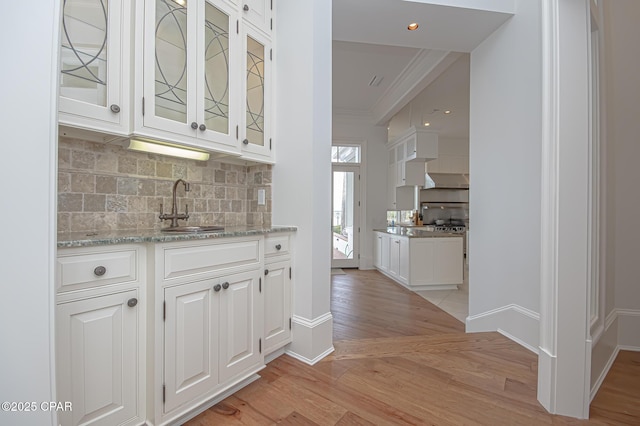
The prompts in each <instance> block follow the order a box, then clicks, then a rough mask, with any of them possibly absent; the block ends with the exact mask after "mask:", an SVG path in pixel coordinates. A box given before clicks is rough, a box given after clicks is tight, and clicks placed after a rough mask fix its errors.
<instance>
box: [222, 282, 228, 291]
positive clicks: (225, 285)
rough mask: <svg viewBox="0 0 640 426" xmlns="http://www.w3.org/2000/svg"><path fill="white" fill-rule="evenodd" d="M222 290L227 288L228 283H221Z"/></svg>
mask: <svg viewBox="0 0 640 426" xmlns="http://www.w3.org/2000/svg"><path fill="white" fill-rule="evenodd" d="M222 288H224V289H225V290H226V289H228V288H229V283H228V282H226V281H225V282H223V283H222Z"/></svg>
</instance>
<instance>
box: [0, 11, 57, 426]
mask: <svg viewBox="0 0 640 426" xmlns="http://www.w3.org/2000/svg"><path fill="white" fill-rule="evenodd" d="M59 7H60V1H58V0H56V1H51V0H46V1H45V0H42V1H37V2H14V3H10V4H6V5H4V9H3V11H2V14H1V15H0V40H2V49H1V50H2V54H3V55H4V56H5V59H6V60H4V61H3V65H2V67H0V79H1V80H2V81H3V82H4V83H5V84H4V88H3V91H2V92H3V93H2V100H1V101H0V117H2V141H3V143H2V155H0V180H1V181H2V182H3V187H4V191H5V193H4V195H3V202H2V208H0V223H2V224H3V225H4V227H3V229H2V238H1V239H0V252H1V253H2V268H1V272H0V274H1V275H0V282H2V284H3V285H2V298H0V324H1V325H0V342H1V343H0V344H1V345H2V365H1V366H0V377H1V378H2V380H0V401H2V402H5V401H8V402H12V401H14V402H25V401H35V402H37V403H38V407H37V408H38V410H37V411H36V412H31V413H25V412H5V411H4V410H2V411H0V424H6V425H9V424H11V425H46V424H57V419H56V416H55V414H54V413H51V412H47V411H42V410H40V409H39V403H41V402H44V401H55V387H54V383H55V382H54V368H53V364H52V361H53V351H54V347H53V306H54V304H53V260H54V256H55V214H54V212H55V200H56V198H55V194H56V191H55V181H56V179H55V176H56V174H55V158H56V157H55V156H56V127H57V126H56V122H55V118H56V115H55V110H56V102H57V97H56V86H57V83H56V78H55V77H56V75H57V73H56V70H57V61H58V56H57V55H58V52H57V47H55V45H57V41H58V39H59V38H58V37H59V33H58V20H57V18H56V17H57V16H58V10H59ZM9 58H11V59H9ZM26 227H28V228H26Z"/></svg>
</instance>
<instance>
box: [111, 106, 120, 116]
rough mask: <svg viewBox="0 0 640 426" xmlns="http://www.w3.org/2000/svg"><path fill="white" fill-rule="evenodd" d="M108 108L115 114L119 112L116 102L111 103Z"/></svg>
mask: <svg viewBox="0 0 640 426" xmlns="http://www.w3.org/2000/svg"><path fill="white" fill-rule="evenodd" d="M109 109H110V110H111V112H115V113H116V114H117V113H119V112H120V107H119V106H118V105H116V104H113V105H111V106H110V107H109Z"/></svg>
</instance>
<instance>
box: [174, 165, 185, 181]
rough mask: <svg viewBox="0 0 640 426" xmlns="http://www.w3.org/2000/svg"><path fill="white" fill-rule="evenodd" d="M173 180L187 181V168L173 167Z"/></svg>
mask: <svg viewBox="0 0 640 426" xmlns="http://www.w3.org/2000/svg"><path fill="white" fill-rule="evenodd" d="M173 178H174V179H187V166H185V165H184V164H174V165H173Z"/></svg>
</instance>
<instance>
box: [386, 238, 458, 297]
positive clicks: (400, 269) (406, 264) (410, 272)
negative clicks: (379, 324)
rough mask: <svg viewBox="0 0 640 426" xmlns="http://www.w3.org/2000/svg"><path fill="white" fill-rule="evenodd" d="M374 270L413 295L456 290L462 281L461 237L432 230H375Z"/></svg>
mask: <svg viewBox="0 0 640 426" xmlns="http://www.w3.org/2000/svg"><path fill="white" fill-rule="evenodd" d="M374 236H375V237H374V241H375V247H374V266H375V267H376V268H377V269H378V270H379V271H380V272H382V273H383V274H385V275H386V276H388V277H389V278H391V279H393V280H394V281H396V282H398V283H399V284H401V285H403V286H405V287H406V288H408V289H410V290H412V291H419V290H455V289H457V288H458V285H459V284H462V280H463V268H464V263H463V262H464V256H463V241H462V236H461V235H460V234H454V233H448V232H434V231H432V230H430V228H429V227H404V226H394V227H387V228H386V229H378V230H374Z"/></svg>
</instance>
